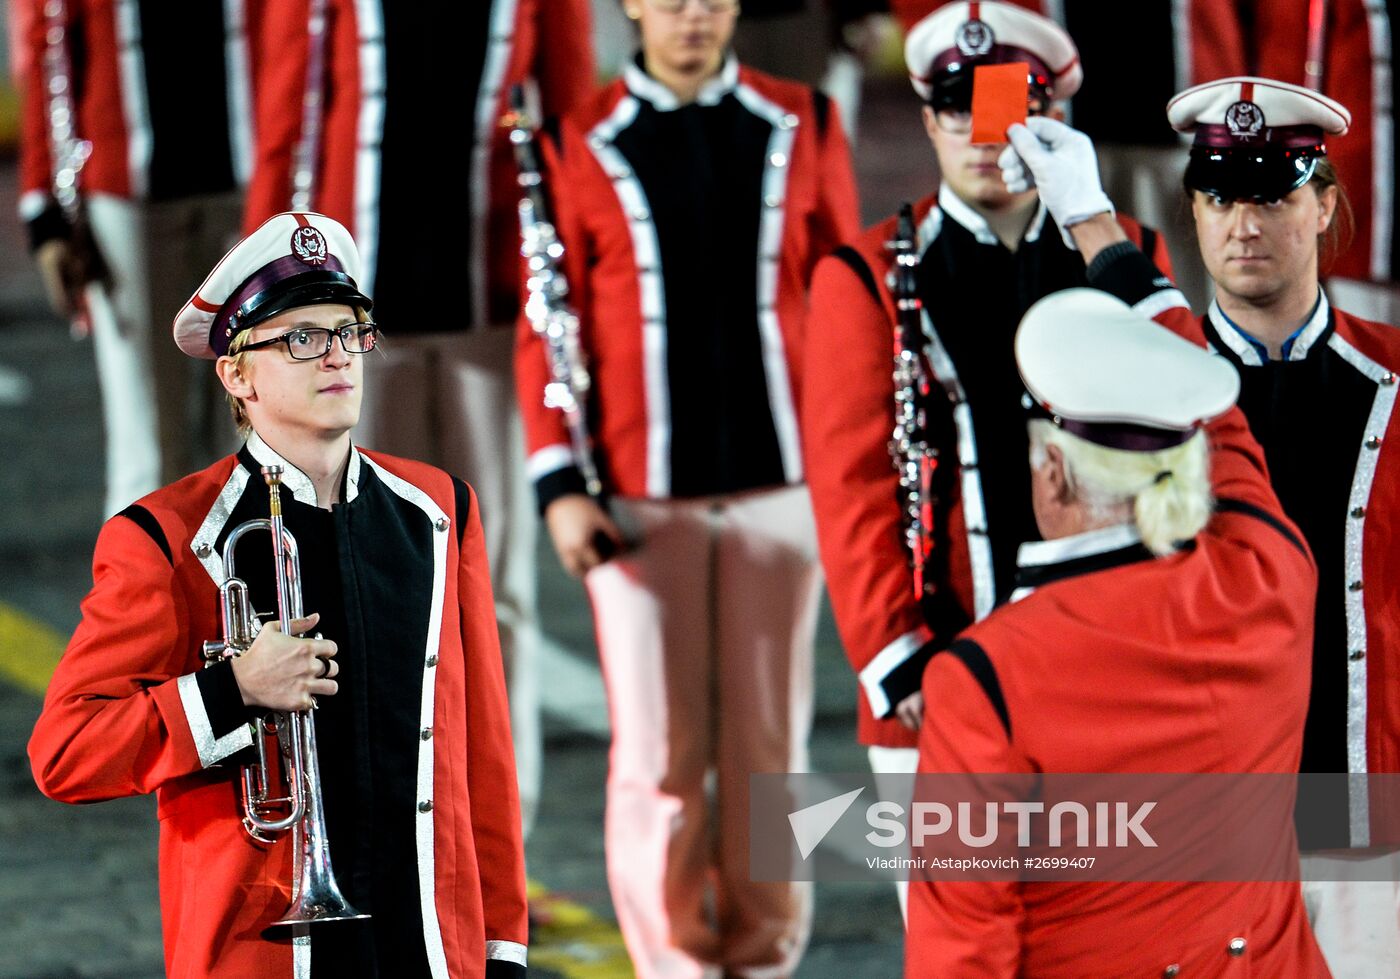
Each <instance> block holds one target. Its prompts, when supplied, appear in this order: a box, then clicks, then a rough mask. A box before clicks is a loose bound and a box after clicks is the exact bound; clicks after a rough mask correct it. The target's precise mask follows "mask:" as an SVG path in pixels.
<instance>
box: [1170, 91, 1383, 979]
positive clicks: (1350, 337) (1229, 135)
mask: <svg viewBox="0 0 1400 979" xmlns="http://www.w3.org/2000/svg"><path fill="white" fill-rule="evenodd" d="M1244 103H1249V104H1252V105H1254V106H1256V107H1257V109H1258V112H1259V113H1260V115H1261V125H1262V126H1263V127H1267V130H1268V131H1267V133H1266V132H1263V131H1259V132H1255V131H1253V130H1255V129H1257V128H1258V127H1254V126H1253V125H1252V124H1251V125H1244V126H1241V125H1240V124H1239V123H1240V119H1239V117H1233V118H1232V113H1233V112H1235V111H1236V110H1235V109H1234V107H1235V106H1236V105H1239V104H1244ZM1168 112H1169V116H1170V119H1171V121H1172V123H1173V125H1175V126H1176V127H1177V128H1178V129H1180V130H1182V131H1186V132H1195V133H1196V141H1197V147H1198V149H1197V150H1195V151H1193V153H1194V154H1197V156H1193V159H1197V160H1198V162H1194V163H1193V166H1192V169H1190V170H1188V172H1187V183H1188V185H1189V186H1191V187H1194V188H1198V189H1200V190H1203V191H1205V192H1207V193H1216V194H1219V195H1220V196H1222V197H1224V198H1225V199H1235V198H1237V197H1240V196H1246V195H1247V194H1248V193H1251V192H1254V193H1260V192H1266V193H1268V194H1270V195H1275V194H1281V193H1287V192H1288V191H1290V190H1292V189H1293V188H1294V187H1301V186H1305V185H1306V183H1307V181H1308V179H1310V178H1311V175H1312V165H1311V163H1310V161H1311V160H1313V159H1316V158H1318V157H1320V156H1323V155H1330V153H1328V148H1326V147H1324V146H1323V140H1324V139H1325V138H1326V135H1332V136H1341V135H1343V134H1346V133H1347V125H1348V121H1349V118H1350V117H1349V114H1348V113H1347V110H1346V109H1345V108H1343V107H1342V106H1341V105H1340V104H1338V103H1336V102H1332V101H1331V100H1325V101H1324V100H1323V99H1322V98H1320V97H1319V96H1317V95H1316V94H1315V93H1313V92H1310V91H1307V90H1305V89H1300V88H1296V87H1294V86H1291V85H1286V84H1283V83H1280V82H1274V81H1271V80H1268V79H1261V78H1245V79H1240V78H1229V79H1223V80H1221V81H1218V82H1212V83H1209V84H1206V85H1201V86H1197V87H1196V88H1193V89H1189V90H1187V91H1186V92H1183V93H1181V94H1180V95H1178V96H1177V98H1175V99H1174V100H1173V101H1172V103H1171V105H1170V106H1169V107H1168ZM1266 137H1267V139H1268V141H1269V142H1270V143H1271V144H1272V146H1273V147H1274V148H1273V149H1272V150H1270V149H1269V148H1267V147H1266V148H1265V149H1260V145H1261V144H1260V142H1259V140H1261V139H1264V138H1266ZM1345 143H1346V141H1345V140H1344V141H1342V145H1345ZM1285 148H1287V150H1291V154H1290V156H1291V157H1292V158H1294V159H1296V158H1298V157H1299V156H1300V155H1301V157H1302V160H1303V161H1304V163H1307V164H1308V165H1306V166H1303V165H1295V164H1294V163H1293V162H1292V160H1291V159H1289V160H1285V159H1283V157H1284V153H1285V151H1286V150H1285ZM1232 154H1233V155H1237V156H1243V157H1246V161H1245V162H1239V161H1236V160H1234V159H1232ZM1248 158H1257V159H1261V160H1262V161H1263V162H1261V163H1257V164H1254V165H1253V166H1252V167H1251V166H1250V164H1249V163H1248ZM1274 168H1277V169H1274ZM1201 328H1202V329H1203V331H1204V333H1205V337H1206V339H1207V341H1208V342H1209V344H1210V346H1211V347H1212V349H1214V350H1215V351H1216V352H1217V353H1219V354H1220V355H1221V356H1223V357H1225V358H1226V359H1227V360H1229V361H1230V362H1231V363H1232V364H1233V365H1235V367H1236V368H1237V369H1238V370H1239V373H1240V377H1241V383H1242V390H1241V394H1240V407H1241V409H1242V410H1243V411H1244V413H1245V416H1246V417H1247V418H1248V420H1249V424H1250V428H1251V429H1252V430H1253V432H1254V435H1255V437H1256V438H1257V439H1258V440H1259V442H1260V443H1261V444H1262V445H1263V448H1264V453H1265V456H1266V457H1267V459H1268V464H1269V472H1270V475H1271V477H1272V480H1273V485H1274V488H1275V489H1276V491H1277V492H1278V495H1279V498H1280V499H1281V500H1282V502H1283V506H1284V509H1285V510H1286V511H1287V512H1288V515H1289V516H1290V517H1291V518H1292V519H1293V520H1294V521H1295V522H1296V523H1297V524H1298V527H1299V529H1300V530H1301V531H1302V533H1303V535H1304V537H1305V538H1306V539H1307V541H1308V544H1309V546H1310V547H1311V548H1312V551H1313V553H1314V554H1315V555H1316V557H1317V565H1318V575H1319V587H1318V592H1317V631H1316V638H1315V641H1314V645H1313V650H1312V670H1311V672H1312V695H1311V700H1310V703H1309V708H1308V717H1307V727H1306V730H1305V733H1304V739H1303V754H1302V768H1301V770H1302V771H1304V772H1348V773H1351V774H1354V775H1364V774H1367V773H1379V772H1384V773H1391V772H1396V771H1400V704H1397V702H1396V698H1395V697H1394V695H1393V691H1394V689H1395V687H1396V683H1397V671H1400V659H1398V658H1397V656H1398V655H1400V604H1398V603H1397V598H1400V592H1397V588H1400V567H1397V566H1396V553H1397V546H1396V544H1397V541H1396V535H1395V529H1394V521H1393V517H1392V516H1391V515H1392V514H1394V513H1396V512H1400V497H1397V493H1400V482H1398V480H1400V472H1397V466H1400V449H1396V448H1395V447H1394V445H1395V444H1400V413H1397V412H1396V411H1395V381H1396V377H1397V376H1398V375H1400V334H1397V332H1396V330H1395V329H1394V328H1393V327H1391V326H1387V325H1384V324H1380V323H1370V322H1367V321H1365V320H1361V319H1358V318H1356V317H1354V316H1351V315H1349V314H1347V313H1345V312H1343V311H1341V310H1339V309H1337V308H1336V307H1334V306H1332V305H1331V303H1329V302H1328V299H1327V296H1326V295H1325V294H1323V293H1321V292H1319V294H1318V301H1317V306H1316V308H1315V309H1314V311H1313V313H1312V315H1311V316H1310V317H1309V318H1308V320H1307V322H1306V323H1304V324H1303V325H1302V326H1301V327H1300V328H1299V329H1298V331H1297V332H1296V333H1295V334H1294V335H1293V336H1292V337H1291V338H1290V339H1289V340H1287V341H1286V342H1285V344H1284V346H1283V350H1282V355H1283V359H1281V360H1271V359H1270V356H1269V353H1268V350H1267V348H1265V347H1264V346H1263V345H1262V344H1261V343H1260V342H1259V341H1258V340H1256V339H1255V338H1253V337H1252V336H1250V335H1249V334H1248V333H1246V332H1245V331H1244V330H1243V329H1242V328H1240V327H1238V326H1237V325H1235V324H1234V323H1233V322H1232V321H1231V320H1230V318H1229V317H1228V316H1226V314H1225V313H1224V311H1223V310H1222V309H1221V308H1220V305H1219V303H1218V302H1216V303H1212V305H1211V307H1210V310H1209V313H1208V315H1207V316H1206V317H1205V318H1204V319H1203V320H1202V322H1201ZM1319 405H1322V406H1325V411H1323V412H1321V413H1319V411H1318V406H1319ZM1329 474H1330V476H1329ZM1348 785H1349V789H1350V796H1351V797H1350V800H1349V804H1348V805H1347V806H1345V807H1339V808H1337V809H1336V810H1335V811H1332V812H1330V813H1328V815H1327V816H1326V817H1313V818H1310V820H1309V821H1308V822H1306V823H1303V824H1300V830H1299V832H1300V842H1301V843H1302V845H1303V847H1304V848H1305V849H1306V850H1317V849H1329V850H1345V849H1347V848H1352V849H1353V851H1354V856H1355V857H1356V858H1361V857H1362V856H1363V855H1364V852H1365V851H1366V849H1367V848H1381V849H1380V851H1379V852H1381V853H1384V852H1385V851H1386V850H1390V851H1393V850H1394V849H1395V848H1396V847H1397V846H1400V839H1396V838H1395V834H1394V812H1393V809H1394V804H1395V803H1394V799H1393V798H1389V797H1387V798H1377V797H1374V796H1368V794H1367V792H1366V783H1365V780H1349V782H1348ZM1376 852H1377V851H1376V850H1372V851H1371V855H1372V856H1373V857H1374V856H1375V854H1376ZM1381 859H1384V857H1382V858H1381ZM1379 879H1384V880H1393V877H1392V876H1391V875H1390V874H1389V873H1384V874H1382V875H1381V877H1380V878H1379ZM1348 886H1351V887H1355V886H1358V885H1355V884H1352V885H1347V884H1346V883H1345V882H1343V883H1327V882H1321V881H1309V882H1307V883H1306V884H1305V885H1304V890H1305V893H1306V894H1307V896H1308V898H1309V902H1310V906H1312V907H1313V909H1314V912H1315V914H1316V915H1317V917H1316V921H1315V924H1316V926H1317V928H1318V937H1319V940H1320V941H1321V943H1322V946H1323V949H1324V951H1325V952H1326V953H1327V957H1328V961H1329V963H1330V964H1331V965H1332V967H1333V970H1334V971H1336V972H1337V974H1338V975H1348V976H1350V975H1356V976H1363V975H1374V974H1377V973H1378V972H1380V971H1392V970H1393V969H1394V968H1395V965H1396V963H1397V962H1400V922H1397V918H1396V906H1397V904H1396V902H1397V900H1400V897H1397V893H1398V892H1397V889H1396V886H1395V885H1394V884H1393V883H1387V884H1368V885H1360V886H1365V887H1376V888H1380V889H1381V890H1380V892H1379V893H1377V894H1373V895H1372V896H1371V897H1370V898H1368V899H1363V900H1359V901H1357V902H1356V903H1355V904H1354V905H1350V906H1348V904H1347V903H1346V902H1347V900H1348V898H1347V895H1346V893H1345V892H1346V888H1347V887H1348ZM1339 902H1341V903H1339ZM1339 912H1340V913H1339Z"/></svg>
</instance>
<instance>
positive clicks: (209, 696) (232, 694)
mask: <svg viewBox="0 0 1400 979" xmlns="http://www.w3.org/2000/svg"><path fill="white" fill-rule="evenodd" d="M195 682H196V683H198V684H199V696H200V699H202V700H203V701H204V713H206V714H207V715H209V727H210V729H211V730H212V731H213V732H214V737H216V738H222V737H223V736H224V735H225V734H228V733H229V732H231V731H234V730H237V729H238V728H239V727H241V726H242V725H244V724H247V723H248V720H249V718H250V716H251V712H250V711H249V710H248V708H247V707H246V706H244V704H243V694H242V692H241V691H240V690H239V689H238V680H237V679H235V677H234V675H233V663H232V662H230V661H229V660H224V661H223V662H220V663H216V664H215V665H213V666H211V667H209V669H207V670H200V671H199V672H198V673H196V674H195Z"/></svg>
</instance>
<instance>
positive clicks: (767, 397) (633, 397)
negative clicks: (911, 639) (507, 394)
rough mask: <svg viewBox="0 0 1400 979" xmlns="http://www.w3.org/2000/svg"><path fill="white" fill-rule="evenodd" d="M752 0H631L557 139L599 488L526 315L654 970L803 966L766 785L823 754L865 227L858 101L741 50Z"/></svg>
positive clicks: (526, 377)
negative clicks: (819, 550)
mask: <svg viewBox="0 0 1400 979" xmlns="http://www.w3.org/2000/svg"><path fill="white" fill-rule="evenodd" d="M738 6H739V5H738V3H736V2H734V0H627V2H626V3H625V4H624V10H625V12H626V13H627V15H628V16H629V17H630V18H631V19H632V20H633V21H634V22H635V23H636V25H637V27H638V29H639V33H640V38H641V52H640V54H639V56H638V57H637V59H636V61H635V62H633V63H631V64H629V65H627V66H626V68H625V69H624V72H623V77H622V78H620V79H619V80H617V81H616V82H614V83H613V84H612V85H610V86H608V87H607V88H605V89H604V90H603V91H602V92H601V93H599V94H598V95H597V96H596V97H595V98H594V99H592V100H591V101H590V102H588V103H586V104H585V105H584V107H582V108H581V109H580V110H578V111H577V112H575V113H573V114H571V115H569V116H566V117H565V118H564V119H563V120H562V123H561V125H560V127H559V137H558V140H557V142H555V143H553V144H551V143H549V142H544V143H543V144H542V145H544V146H545V147H546V148H547V153H546V157H547V162H548V163H549V166H548V167H547V169H546V179H547V180H548V185H549V191H550V194H551V197H552V199H553V203H554V204H555V217H556V223H557V225H558V229H559V239H560V243H561V244H562V246H563V249H564V271H565V273H566V275H567V279H568V284H569V301H570V303H571V304H572V306H573V307H574V309H575V310H576V311H577V313H578V316H579V319H580V338H581V343H582V347H583V350H584V353H585V355H586V357H587V361H588V366H589V370H590V372H591V375H592V385H591V398H590V403H589V405H588V412H587V417H588V421H589V425H590V428H591V435H592V442H593V446H594V450H595V452H594V458H595V460H596V462H597V466H598V470H599V472H600V474H601V478H602V485H603V490H604V496H605V500H603V501H600V500H598V499H596V498H594V497H592V496H590V495H589V494H588V493H587V492H586V479H585V477H584V476H583V474H582V471H581V469H580V467H579V465H578V463H577V460H576V459H575V458H574V455H573V451H572V448H571V446H572V444H573V440H572V438H571V436H570V433H569V431H568V427H567V425H566V422H565V418H564V415H563V412H561V411H558V410H556V409H553V408H549V407H546V405H545V401H544V395H545V386H546V383H547V382H548V381H549V380H550V376H551V375H550V368H549V361H548V358H547V357H546V351H545V349H544V347H543V345H542V343H541V341H540V339H539V337H538V335H537V334H536V332H535V330H534V329H533V328H532V326H531V323H530V320H529V317H528V316H524V317H522V320H521V324H520V326H519V329H518V334H517V335H518V350H517V355H516V377H517V385H516V386H517V391H518V394H519V397H520V401H521V411H522V414H523V415H524V419H525V429H526V435H527V440H528V448H529V451H530V462H529V467H530V473H531V475H532V476H533V477H534V480H535V487H536V491H537V493H538V495H539V502H540V506H541V509H542V510H543V512H544V515H545V522H546V525H547V527H548V529H549V532H550V535H551V537H552V538H553V540H554V545H555V548H556V550H557V551H558V552H559V557H560V560H561V561H562V562H563V564H564V566H565V568H566V569H568V570H569V571H570V572H572V573H573V574H575V575H578V576H581V577H583V579H584V582H585V584H586V585H587V588H588V593H589V597H590V598H591V600H592V603H593V609H594V615H595V619H596V622H597V635H598V644H599V647H600V652H601V656H602V662H603V674H604V677H605V682H606V684H607V689H608V700H609V706H610V713H611V718H612V730H613V743H612V753H611V762H610V769H609V775H608V794H607V815H606V829H605V840H606V857H607V864H608V880H609V886H610V888H611V890H612V896H613V904H614V907H615V908H616V910H617V916H618V921H619V924H620V925H621V927H622V933H623V937H624V939H625V940H626V942H627V947H628V951H629V952H630V954H631V956H632V962H633V966H634V967H635V969H636V970H637V975H638V976H641V977H644V979H655V977H663V976H665V977H696V979H698V977H700V976H701V975H704V974H709V973H710V972H719V971H722V972H724V973H726V974H729V975H736V976H747V975H754V976H757V975H762V976H775V977H776V976H788V975H791V974H792V971H793V970H794V969H795V968H796V965H797V962H798V960H799V959H800V957H801V955H802V952H803V950H804V949H805V946H806V941H807V932H808V927H809V922H810V886H809V885H805V884H790V883H754V882H752V881H751V880H750V879H749V863H748V861H749V854H748V820H749V814H748V780H749V776H750V774H751V773H755V772H793V771H803V770H805V766H806V741H807V733H808V728H809V726H810V720H811V711H812V675H811V674H812V643H813V636H814V631H815V626H816V614H817V608H818V598H819V594H820V590H821V577H820V570H819V568H818V566H817V562H816V554H815V546H814V542H813V529H812V524H811V519H812V518H811V510H810V505H809V502H808V498H807V490H806V487H805V486H804V485H803V480H804V479H805V478H806V466H805V463H804V458H803V452H802V447H801V438H800V435H799V429H798V421H797V412H796V407H797V404H798V403H799V400H800V395H801V390H802V384H803V377H802V362H803V348H804V320H805V318H806V313H807V287H808V283H809V282H810V278H811V273H812V269H813V267H814V266H815V265H816V263H817V261H818V259H819V258H820V257H821V256H822V255H824V254H826V253H827V252H828V251H830V250H831V249H832V248H834V247H835V246H836V245H837V244H838V243H840V242H841V241H842V240H843V239H844V238H846V237H847V236H849V235H851V234H853V233H855V232H856V231H857V227H858V225H857V221H858V218H857V212H856V196H855V181H854V178H853V175H852V172H851V164H850V159H849V156H848V153H847V150H846V142H845V137H844V135H843V133H842V129H841V123H840V119H839V113H838V112H837V111H836V110H835V107H834V106H833V105H832V104H831V103H830V102H829V100H827V99H826V97H824V96H822V95H821V94H820V93H817V92H814V91H813V90H811V89H809V88H807V87H805V86H802V85H799V84H797V83H795V82H788V81H782V80H779V79H776V78H772V77H770V76H768V75H764V74H762V73H759V72H755V71H751V70H749V69H748V68H746V67H743V66H741V65H740V64H739V63H738V62H737V61H736V60H735V59H734V58H733V57H732V56H731V55H729V54H728V52H727V49H728V46H729V42H730V39H731V37H732V35H733V31H734V26H735V21H736V18H737V17H738ZM551 145H553V147H554V149H553V150H552V151H551V150H548V147H550V146H551ZM827 354H828V356H830V357H831V358H832V359H834V360H840V359H841V358H842V357H844V352H843V351H841V350H840V349H839V348H831V349H830V350H829V351H828V352H827ZM600 545H601V546H602V549H603V550H604V551H606V550H607V549H608V548H609V547H612V548H616V549H618V550H619V551H620V553H618V554H616V556H613V557H612V558H611V559H610V560H603V558H604V557H606V556H607V555H606V554H605V553H600V552H599V551H600ZM710 786H712V788H711V787H710Z"/></svg>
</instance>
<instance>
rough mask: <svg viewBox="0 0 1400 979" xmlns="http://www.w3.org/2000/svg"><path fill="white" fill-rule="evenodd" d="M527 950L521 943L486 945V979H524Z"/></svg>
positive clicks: (495, 942)
mask: <svg viewBox="0 0 1400 979" xmlns="http://www.w3.org/2000/svg"><path fill="white" fill-rule="evenodd" d="M525 956H526V949H525V946H524V945H521V944H520V943H519V942H502V941H488V942H487V943H486V979H524V977H525Z"/></svg>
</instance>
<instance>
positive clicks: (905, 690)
mask: <svg viewBox="0 0 1400 979" xmlns="http://www.w3.org/2000/svg"><path fill="white" fill-rule="evenodd" d="M944 645H946V644H945V643H944V642H942V641H940V640H939V639H938V637H937V636H935V637H934V638H932V639H930V640H929V641H928V642H926V643H924V644H923V645H922V646H920V647H919V648H918V649H917V650H915V652H914V653H913V655H911V656H910V657H909V658H908V659H906V660H905V661H904V662H903V663H900V664H899V665H898V666H896V667H895V668H894V669H892V670H890V672H888V673H886V674H885V678H884V679H883V680H881V681H880V689H881V690H883V691H884V692H885V696H886V697H888V698H889V705H890V706H889V710H888V711H886V712H885V714H884V715H883V716H881V717H880V720H882V721H884V720H888V719H889V718H891V717H894V714H895V708H897V707H898V706H899V705H900V704H901V703H902V702H903V701H904V698H906V697H908V696H909V695H910V694H916V693H918V692H919V688H920V687H922V686H923V683H924V667H926V666H928V661H929V660H931V659H933V654H934V653H936V652H938V651H939V650H940V649H942V648H943V647H944Z"/></svg>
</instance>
